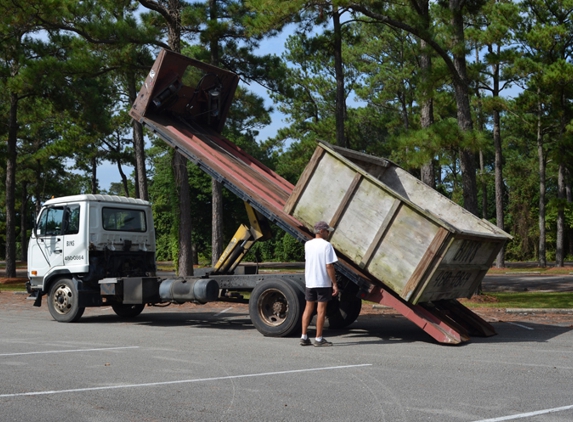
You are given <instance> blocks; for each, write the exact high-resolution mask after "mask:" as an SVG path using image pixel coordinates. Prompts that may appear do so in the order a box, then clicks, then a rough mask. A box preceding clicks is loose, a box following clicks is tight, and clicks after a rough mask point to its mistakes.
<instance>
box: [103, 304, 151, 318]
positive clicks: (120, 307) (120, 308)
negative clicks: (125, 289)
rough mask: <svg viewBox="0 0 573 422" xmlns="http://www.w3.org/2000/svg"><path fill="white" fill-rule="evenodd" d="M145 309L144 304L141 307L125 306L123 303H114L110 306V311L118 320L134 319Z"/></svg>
mask: <svg viewBox="0 0 573 422" xmlns="http://www.w3.org/2000/svg"><path fill="white" fill-rule="evenodd" d="M143 308H145V304H141V305H126V304H123V303H116V304H113V305H111V309H113V311H114V312H115V314H116V315H117V316H118V317H120V318H135V317H136V316H138V315H139V314H140V313H141V312H142V311H143Z"/></svg>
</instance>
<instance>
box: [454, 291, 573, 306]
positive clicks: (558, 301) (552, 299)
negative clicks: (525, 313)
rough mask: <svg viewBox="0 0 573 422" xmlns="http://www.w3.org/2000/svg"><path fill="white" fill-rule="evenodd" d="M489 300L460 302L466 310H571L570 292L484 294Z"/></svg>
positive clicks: (465, 300)
mask: <svg viewBox="0 0 573 422" xmlns="http://www.w3.org/2000/svg"><path fill="white" fill-rule="evenodd" d="M485 296H486V297H487V298H488V299H489V300H481V299H480V298H479V296H478V297H475V298H472V299H463V300H460V302H462V303H463V304H464V305H466V306H467V307H468V308H533V309H547V308H555V309H571V308H573V293H572V292H555V293H553V292H550V293H545V292H543V293H540V292H503V293H486V294H485Z"/></svg>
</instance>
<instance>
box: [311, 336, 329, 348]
mask: <svg viewBox="0 0 573 422" xmlns="http://www.w3.org/2000/svg"><path fill="white" fill-rule="evenodd" d="M327 346H332V343H331V342H330V341H326V339H325V338H324V337H323V338H322V340H320V341H316V340H314V347H327Z"/></svg>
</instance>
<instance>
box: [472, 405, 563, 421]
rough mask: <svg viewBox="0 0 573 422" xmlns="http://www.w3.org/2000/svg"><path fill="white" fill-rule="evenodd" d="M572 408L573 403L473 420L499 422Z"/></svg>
mask: <svg viewBox="0 0 573 422" xmlns="http://www.w3.org/2000/svg"><path fill="white" fill-rule="evenodd" d="M571 409H573V405H571V406H563V407H554V408H553V409H545V410H538V411H536V412H528V413H520V414H519V415H511V416H502V417H499V418H493V419H482V420H479V421H475V422H501V421H512V420H514V419H523V418H529V417H531V416H539V415H545V414H547V413H556V412H563V411H564V410H571Z"/></svg>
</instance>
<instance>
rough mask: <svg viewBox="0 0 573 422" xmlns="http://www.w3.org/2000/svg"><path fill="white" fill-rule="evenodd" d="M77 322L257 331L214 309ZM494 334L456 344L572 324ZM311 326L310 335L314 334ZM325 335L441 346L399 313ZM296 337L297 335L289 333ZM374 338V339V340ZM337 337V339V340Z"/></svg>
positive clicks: (525, 336) (522, 336)
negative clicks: (213, 310)
mask: <svg viewBox="0 0 573 422" xmlns="http://www.w3.org/2000/svg"><path fill="white" fill-rule="evenodd" d="M79 323H80V324H100V323H105V324H124V325H127V326H129V325H139V326H149V327H165V328H169V327H182V326H188V327H190V328H191V327H193V328H202V329H213V330H220V331H225V330H232V331H241V330H253V331H254V330H256V329H255V327H254V325H253V324H252V323H251V319H250V318H249V316H248V314H244V313H230V312H228V313H224V314H221V313H220V311H216V312H180V311H179V312H169V311H166V312H161V311H157V310H155V311H152V312H148V313H146V312H145V311H144V312H143V313H142V314H141V315H139V316H138V317H136V318H133V319H120V318H118V317H117V316H116V315H114V314H109V315H88V316H84V317H83V318H82V319H81V321H80V322H79ZM491 325H492V326H493V327H494V329H495V331H496V332H497V335H495V336H491V337H476V336H472V337H471V339H470V341H469V342H466V343H462V344H460V345H455V346H454V347H462V346H466V345H469V344H472V343H479V344H482V343H483V344H499V343H529V342H541V343H544V342H548V341H550V340H551V339H553V338H555V337H558V336H561V335H563V334H566V333H569V332H570V331H572V330H573V326H568V327H562V326H557V325H549V324H547V325H546V324H536V323H530V322H522V321H520V322H510V321H499V322H493V323H491ZM313 330H314V327H313V326H311V328H310V330H309V334H310V335H311V336H312V335H313ZM324 335H325V337H327V338H329V339H331V340H332V341H333V342H335V345H336V346H338V347H348V346H353V345H356V346H359V345H361V344H362V345H366V344H392V343H414V342H423V343H432V344H436V345H442V344H441V343H438V342H437V341H435V340H434V339H433V338H432V337H430V336H429V335H428V334H426V333H425V332H424V331H423V330H422V329H421V328H419V327H418V326H416V325H415V324H414V323H412V322H411V321H409V320H407V319H406V318H404V317H402V316H396V315H361V316H360V317H358V319H357V320H356V321H355V322H354V323H353V324H352V325H350V326H349V327H347V328H344V329H339V330H334V329H329V328H328V327H326V328H325V332H324ZM293 337H297V336H296V335H294V336H291V339H292V338H293ZM373 337H374V338H376V339H373ZM336 339H338V341H337V340H336Z"/></svg>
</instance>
